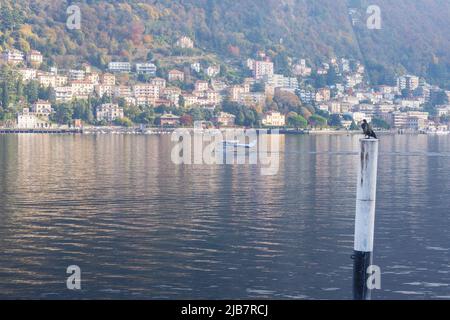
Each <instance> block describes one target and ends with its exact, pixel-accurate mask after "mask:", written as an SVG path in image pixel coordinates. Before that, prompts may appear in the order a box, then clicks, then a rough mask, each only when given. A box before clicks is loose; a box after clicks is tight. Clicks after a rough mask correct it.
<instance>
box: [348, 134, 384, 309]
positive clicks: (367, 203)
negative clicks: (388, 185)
mask: <svg viewBox="0 0 450 320" xmlns="http://www.w3.org/2000/svg"><path fill="white" fill-rule="evenodd" d="M359 162H360V167H359V170H358V187H357V194H356V219H355V245H354V250H355V251H354V256H353V259H354V264H353V296H354V299H356V300H369V299H370V298H371V292H370V290H369V289H368V288H367V279H368V276H369V275H368V274H367V268H368V267H369V266H371V265H372V253H373V238H374V230H375V200H376V193H377V167H378V139H361V154H360V161H359Z"/></svg>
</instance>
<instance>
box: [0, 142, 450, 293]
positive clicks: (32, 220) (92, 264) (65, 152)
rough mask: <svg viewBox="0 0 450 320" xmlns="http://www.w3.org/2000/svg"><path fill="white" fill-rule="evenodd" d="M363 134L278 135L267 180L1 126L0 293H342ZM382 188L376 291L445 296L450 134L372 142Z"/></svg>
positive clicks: (153, 150) (348, 273)
mask: <svg viewBox="0 0 450 320" xmlns="http://www.w3.org/2000/svg"><path fill="white" fill-rule="evenodd" d="M359 138H360V137H358V136H353V137H352V136H345V135H343V136H287V137H282V142H281V152H280V154H279V155H280V167H279V173H278V174H277V175H274V176H262V175H261V173H260V170H259V168H258V166H255V165H234V166H233V165H223V166H206V165H203V166H202V165H197V166H189V165H186V166H177V165H174V164H173V163H172V162H171V160H170V152H171V149H172V144H171V142H170V136H131V135H98V136H81V135H78V136H69V135H67V136H63V135H61V136H59V135H2V136H0V197H1V198H0V248H1V250H0V298H3V299H5V298H6V299H11V298H33V299H55V298H58V299H59V298H67V299H75V298H77V299H78V298H99V299H109V298H117V299H133V298H134V299H190V298H193V299H197V298H198V299H200V298H207V299H222V298H274V299H351V298H352V266H353V262H352V260H351V258H350V256H351V254H352V253H353V228H354V211H355V196H356V179H357V178H356V174H357V167H358V150H359V148H358V146H359ZM378 184H379V185H378V199H377V213H376V232H375V252H374V263H375V264H376V265H378V266H380V268H381V271H382V278H381V281H382V283H381V286H382V289H381V290H377V291H375V292H374V293H373V294H372V297H373V299H450V232H449V230H450V137H445V136H443V137H437V136H434V137H432V136H409V135H402V136H383V137H382V139H381V142H380V157H379V176H378ZM69 265H78V266H80V268H81V272H82V274H81V277H82V282H81V285H82V290H81V291H70V290H68V289H67V288H66V279H67V277H68V274H66V268H67V267H68V266H69Z"/></svg>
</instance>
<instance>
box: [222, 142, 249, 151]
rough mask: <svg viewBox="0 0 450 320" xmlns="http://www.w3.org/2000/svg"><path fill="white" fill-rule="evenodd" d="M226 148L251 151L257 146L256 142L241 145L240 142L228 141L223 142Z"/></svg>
mask: <svg viewBox="0 0 450 320" xmlns="http://www.w3.org/2000/svg"><path fill="white" fill-rule="evenodd" d="M223 146H224V147H233V148H245V149H251V148H253V147H254V146H256V140H255V141H253V142H251V143H240V142H239V140H227V141H224V142H223Z"/></svg>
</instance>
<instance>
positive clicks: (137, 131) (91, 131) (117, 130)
mask: <svg viewBox="0 0 450 320" xmlns="http://www.w3.org/2000/svg"><path fill="white" fill-rule="evenodd" d="M177 129H187V130H190V131H191V130H194V128H192V127H190V128H158V127H153V128H146V129H141V128H138V127H133V128H124V127H84V128H52V129H18V128H0V135H7V134H80V135H97V134H111V135H113V134H118V135H121V134H122V135H123V134H127V135H129V134H134V135H162V134H171V133H173V132H174V131H175V130H177ZM227 129H242V130H246V128H220V129H219V130H221V131H223V130H227ZM255 130H256V131H257V133H259V132H260V131H261V130H266V132H267V133H268V134H272V130H279V132H278V133H279V134H280V135H330V136H338V135H361V134H362V133H361V131H346V130H291V129H271V128H267V129H262V128H257V129H255ZM377 133H378V134H381V135H429V136H439V134H431V133H430V134H426V133H421V132H417V131H405V132H398V130H391V131H377Z"/></svg>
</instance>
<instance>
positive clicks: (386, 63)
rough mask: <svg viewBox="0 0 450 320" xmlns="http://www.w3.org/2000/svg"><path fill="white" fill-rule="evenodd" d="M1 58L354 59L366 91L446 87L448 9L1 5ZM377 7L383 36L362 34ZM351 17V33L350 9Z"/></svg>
mask: <svg viewBox="0 0 450 320" xmlns="http://www.w3.org/2000/svg"><path fill="white" fill-rule="evenodd" d="M72 2H73V4H77V5H79V6H80V8H81V13H82V21H81V26H82V27H81V30H68V29H67V28H66V25H65V23H66V20H67V13H66V9H67V7H68V6H69V5H70V4H72ZM0 3H1V15H0V47H1V48H0V49H6V48H10V47H16V48H18V49H21V50H24V51H28V50H29V49H30V48H33V49H37V50H40V51H41V52H43V53H44V55H45V56H46V58H47V61H49V64H52V63H57V64H58V65H60V66H67V67H68V66H71V65H74V64H77V63H80V62H84V61H88V62H90V63H91V64H93V65H95V66H96V67H98V68H104V67H105V66H106V64H107V63H108V62H109V61H110V60H111V59H121V60H145V59H147V57H148V52H151V56H152V57H155V59H161V58H163V57H164V58H165V59H167V57H170V56H174V55H180V54H188V55H195V56H202V55H204V54H205V53H208V54H211V53H212V54H214V55H216V56H217V57H218V59H220V60H221V61H223V62H227V63H234V62H242V61H243V60H244V59H245V58H247V57H248V56H251V55H254V54H255V52H256V51H258V50H260V49H263V50H265V51H266V52H268V53H269V55H271V56H272V57H273V58H274V60H275V62H276V66H277V68H278V70H279V71H284V70H287V64H288V63H289V58H290V57H292V58H300V57H302V58H307V60H308V62H309V63H311V64H313V65H314V64H316V63H318V62H319V61H322V60H323V59H326V58H329V57H333V56H346V57H349V58H357V59H361V60H362V61H364V62H365V63H366V65H367V66H368V67H369V71H370V72H371V74H372V80H373V82H383V81H384V80H385V79H384V76H383V74H384V73H388V72H393V71H401V72H411V73H416V74H419V75H422V76H427V77H428V79H430V80H431V81H434V82H435V83H440V84H444V85H447V86H448V85H449V84H450V81H449V79H448V77H449V76H448V75H449V73H450V72H449V70H450V37H449V34H450V1H448V0H418V1H410V0H396V1H388V0H370V1H365V0H348V1H347V0H314V1H311V0H241V1H236V0H146V1H133V0H128V1H125V0H124V1H120V0H119V1H94V0H91V1H89V0H82V1H76V2H75V1H63V0H40V1H31V0H15V1H5V0H1V1H0ZM373 4H375V5H378V6H379V7H380V8H381V13H382V29H381V30H369V29H367V28H366V27H365V21H366V19H367V14H366V9H367V7H368V5H373ZM350 8H354V9H355V10H357V12H358V13H359V14H360V17H361V22H360V23H359V24H357V25H352V22H351V19H350V18H349V9H350ZM182 35H188V36H190V37H192V38H193V39H194V40H195V43H196V49H194V50H192V52H189V53H185V52H181V53H180V52H177V51H176V50H174V49H173V45H174V43H175V41H176V40H177V39H178V38H179V37H180V36H182Z"/></svg>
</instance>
